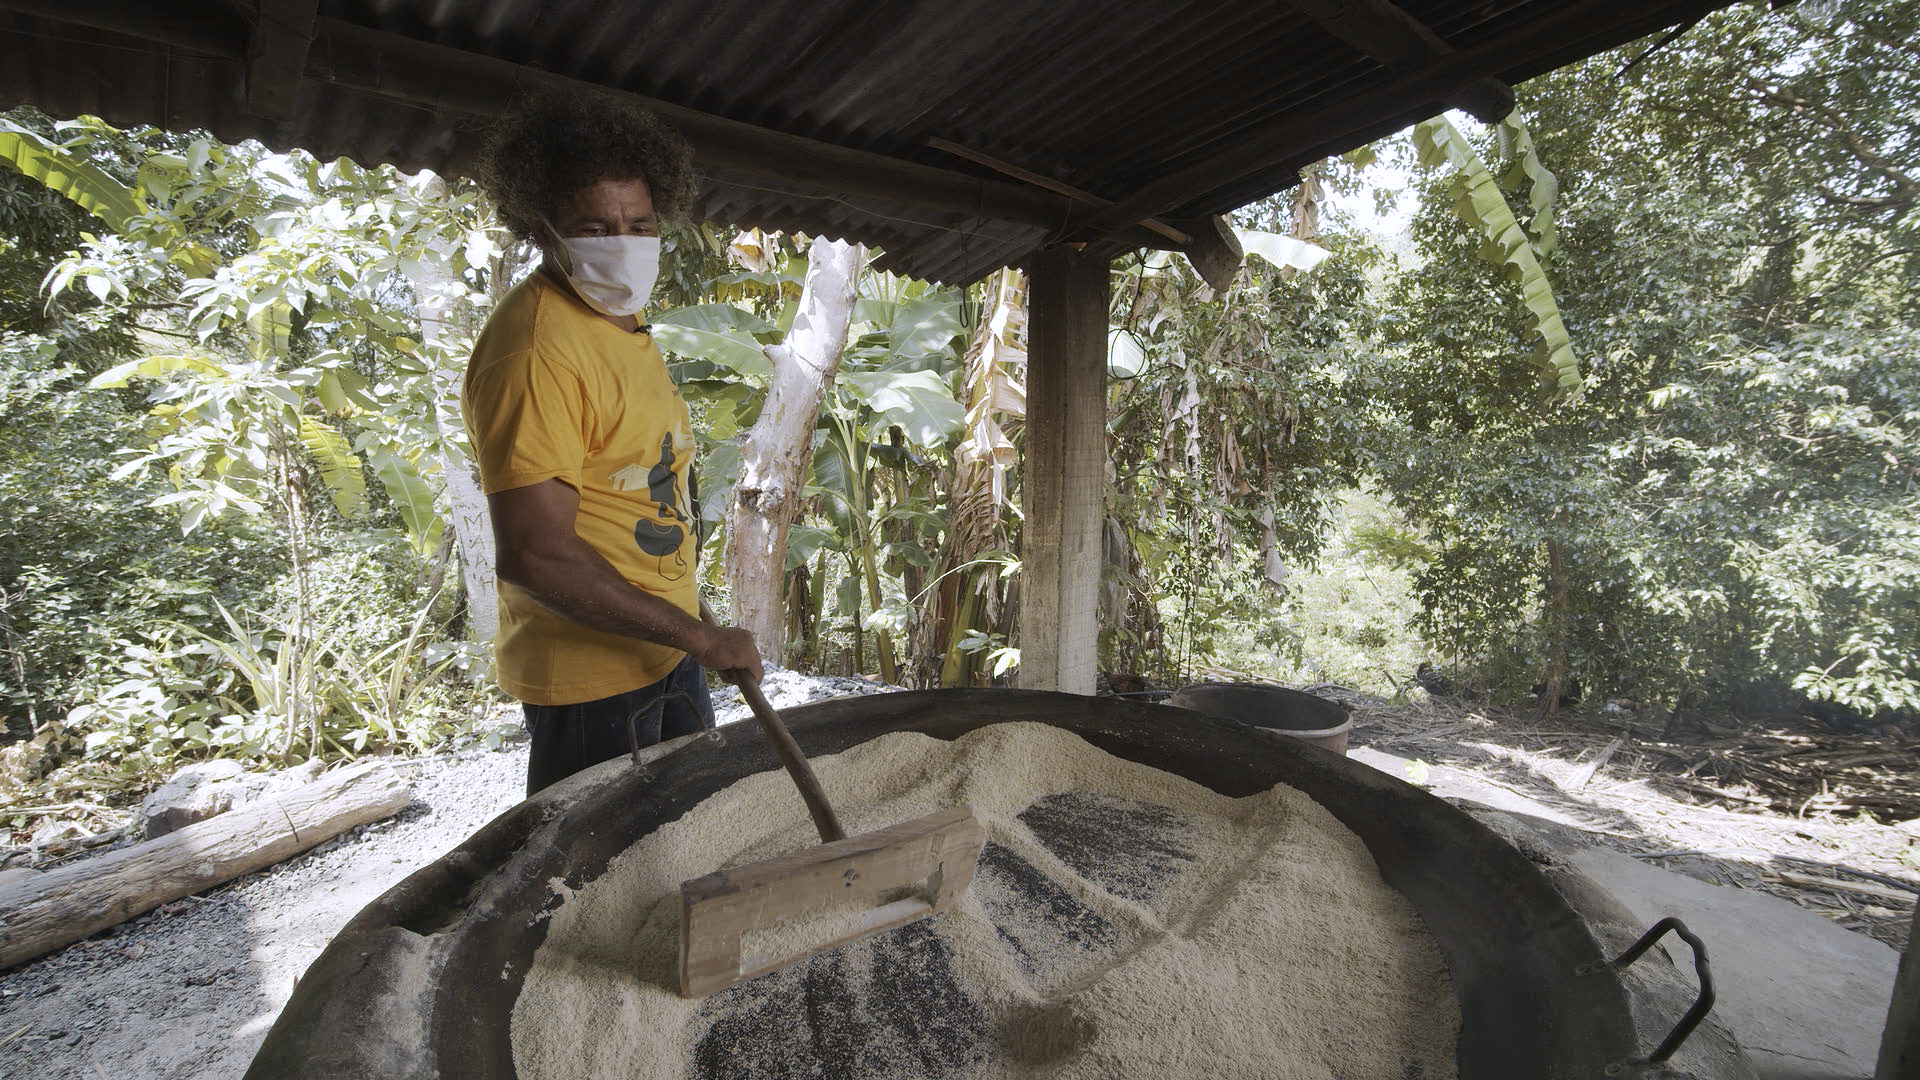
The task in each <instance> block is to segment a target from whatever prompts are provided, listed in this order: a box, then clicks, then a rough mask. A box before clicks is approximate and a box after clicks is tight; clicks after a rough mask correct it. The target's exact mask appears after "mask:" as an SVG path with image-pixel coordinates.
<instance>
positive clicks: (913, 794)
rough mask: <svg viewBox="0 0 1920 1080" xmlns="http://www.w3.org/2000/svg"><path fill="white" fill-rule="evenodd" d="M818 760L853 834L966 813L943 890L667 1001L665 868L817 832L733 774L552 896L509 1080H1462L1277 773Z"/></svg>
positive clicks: (1374, 890)
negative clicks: (961, 869)
mask: <svg viewBox="0 0 1920 1080" xmlns="http://www.w3.org/2000/svg"><path fill="white" fill-rule="evenodd" d="M814 768H815V770H816V771H817V772H818V774H819V776H820V779H821V782H822V784H823V785H824V786H825V787H826V790H827V792H828V795H829V796H830V797H831V798H832V799H833V801H834V805H835V808H836V809H837V810H838V811H839V813H840V816H841V820H842V822H843V824H845V826H846V828H847V831H848V832H849V833H850V834H851V833H858V832H864V831H867V830H871V829H877V828H880V827H883V826H885V825H889V824H892V823H895V822H899V821H904V820H907V819H909V818H913V817H918V816H920V815H922V814H927V813H931V812H933V811H935V810H938V809H941V808H944V807H948V806H955V805H959V804H968V805H971V806H972V807H973V808H974V811H975V813H976V814H977V815H978V816H979V817H980V819H981V820H982V822H983V823H985V825H986V826H987V837H988V842H987V847H986V850H985V852H984V853H983V854H982V856H981V860H980V864H979V868H978V870H977V872H976V875H975V877H974V881H973V885H972V887H971V888H970V889H969V890H968V891H967V894H966V895H965V896H964V897H963V898H962V899H961V900H960V901H959V903H958V905H957V906H956V907H955V908H954V909H953V910H951V911H949V912H947V913H946V914H943V915H941V916H939V917H937V918H934V919H931V920H922V921H921V922H918V923H914V924H911V925H908V926H904V927H901V928H898V929H895V930H892V931H889V932H887V933H884V934H880V935H876V936H874V937H871V938H868V939H865V940H863V941H859V942H855V943H852V944H849V945H845V946H842V947H840V948H838V949H835V950H833V951H831V952H828V953H825V954H822V955H820V956H817V957H814V958H813V959H811V960H809V961H807V962H806V963H804V964H800V965H797V966H795V967H791V968H788V969H786V970H784V971H780V972H776V973H774V974H771V975H767V976H763V977H761V978H759V979H755V980H751V981H749V982H747V983H743V984H741V985H740V986H736V987H733V988H730V989H728V990H725V991H722V992H721V993H718V994H714V995H712V996H710V997H707V998H704V999H701V1000H696V1001H688V1000H684V999H682V998H681V997H680V996H679V995H678V994H677V993H676V992H675V989H674V987H675V986H676V985H677V972H676V969H675V965H676V964H677V962H678V957H679V953H678V949H679V887H680V883H681V882H682V881H685V880H687V879H689V878H694V877H698V876H700V875H702V874H706V873H709V872H711V871H712V870H714V869H716V868H718V867H721V866H732V865H737V864H740V863H745V862H751V861H754V860H758V859H764V858H769V857H771V856H774V855H778V854H783V853H786V852H790V851H794V850H797V849H800V848H804V847H807V846H809V845H811V844H813V843H816V842H817V837H816V836H815V835H814V834H813V831H812V826H811V825H810V824H809V823H808V820H807V816H806V814H805V813H804V811H803V810H802V808H801V803H800V800H799V796H798V795H797V794H796V793H795V791H794V789H793V786H792V784H791V783H790V782H789V781H788V780H787V778H786V776H785V774H784V773H780V772H771V773H762V774H759V775H756V776H751V777H748V778H746V779H744V780H741V781H740V782H738V783H736V784H734V785H732V786H731V787H729V788H727V789H726V790H724V791H721V792H720V793H718V794H716V795H714V796H713V797H712V798H709V799H707V800H706V801H705V802H703V803H702V804H700V806H698V807H697V808H696V809H694V810H693V811H692V812H690V813H688V814H687V815H686V816H685V817H683V818H681V819H679V820H677V821H674V822H671V823H669V824H667V825H666V826H664V827H662V828H660V829H659V830H657V831H656V832H654V833H653V834H652V835H650V836H647V837H645V838H643V839H641V840H640V841H639V842H637V843H636V844H634V845H633V847H631V848H630V849H628V850H627V851H626V852H625V853H623V854H622V855H621V856H619V857H618V858H617V859H615V860H614V861H613V863H612V864H611V865H610V866H609V867H608V869H607V872H606V873H605V874H603V875H602V876H601V877H599V878H598V879H596V880H595V881H593V882H591V883H589V884H587V885H585V886H584V887H582V888H580V889H579V890H577V891H575V892H572V893H570V894H569V893H567V892H566V891H565V890H564V887H563V886H558V885H557V886H556V891H557V892H558V893H559V896H558V897H557V898H556V899H557V900H558V901H559V907H558V909H557V910H556V911H554V912H553V914H552V919H553V923H552V926H551V927H550V928H549V933H548V936H547V939H546V943H545V944H544V945H543V946H542V947H541V949H540V950H539V951H538V953H537V954H536V956H535V958H534V964H533V968H532V970H531V971H530V972H529V973H528V975H527V978H526V982H525V985H524V988H523V990H522V992H521V994H520V997H519V1000H518V1002H517V1004H516V1005H515V1007H514V1012H513V1048H514V1062H515V1065H516V1068H517V1070H518V1072H519V1074H520V1076H521V1077H523V1078H524V1080H587V1078H597V1077H608V1078H613V1077H618V1078H621V1080H628V1078H633V1080H641V1078H645V1080H668V1078H672V1080H679V1078H682V1077H693V1078H702V1080H719V1078H722V1077H738V1078H762V1077H765V1078H786V1077H822V1078H835V1080H838V1078H849V1080H856V1078H867V1080H894V1078H899V1080H906V1078H914V1080H923V1078H924V1080H948V1078H951V1080H962V1078H965V1080H999V1078H1010V1077H1023V1078H1047V1080H1055V1078H1058V1080H1068V1078H1086V1080H1095V1078H1098V1080H1111V1078H1117V1077H1132V1078H1143V1080H1144V1078H1160V1077H1174V1076H1200V1075H1204V1076H1205V1077H1207V1078H1208V1080H1236V1078H1243V1077H1244V1078H1248V1080H1252V1078H1259V1080H1290V1078H1303V1080H1304V1078H1313V1080H1333V1078H1339V1080H1374V1078H1379V1080H1409V1078H1420V1080H1444V1078H1451V1077H1453V1076H1454V1075H1455V1073H1454V1066H1453V1052H1454V1037H1455V1033H1456V1032H1457V1030H1458V1028H1459V1022H1460V1018H1459V1011H1458V1009H1457V1007H1456V1006H1455V1003H1454V1000H1453V995H1452V991H1451V989H1450V987H1449V985H1448V982H1447V978H1446V972H1445V969H1444V967H1443V965H1442V963H1441V960H1440V956H1439V953H1438V952H1437V950H1436V949H1435V948H1434V945H1433V943H1432V941H1431V940H1430V939H1429V938H1428V937H1427V934H1426V932H1425V930H1424V929H1423V928H1422V927H1421V925H1420V923H1419V921H1418V919H1417V918H1416V916H1415V914H1414V912H1413V909H1412V907H1411V906H1410V905H1409V904H1408V903H1407V902H1406V900H1405V899H1404V898H1403V897H1401V896H1400V894H1399V893H1397V892H1395V891H1394V890H1393V889H1392V888H1391V887H1389V886H1388V885H1387V884H1386V883H1385V882H1383V881H1381V879H1380V875H1379V872H1378V870H1377V869H1376V868H1375V866H1374V864H1373V860H1372V859H1371V857H1370V856H1369V855H1368V853H1367V850H1366V848H1365V846H1364V845H1363V844H1361V842H1360V841H1359V839H1358V838H1357V837H1355V836H1354V835H1353V834H1352V833H1351V832H1349V831H1348V830H1347V829H1346V828H1345V827H1343V826H1342V825H1341V824H1340V823H1339V822H1338V821H1336V820H1335V819H1334V818H1333V816H1332V815H1331V814H1329V813H1328V812H1327V811H1326V810H1324V809H1322V808H1321V807H1320V806H1319V804H1317V803H1315V802H1314V801H1313V800H1311V799H1309V798H1307V797H1306V796H1305V795H1303V794H1301V793H1300V792H1298V791H1295V790H1293V789H1292V788H1288V787H1276V788H1274V789H1273V790H1271V791H1267V792H1263V793H1261V794H1258V795H1253V796H1249V797H1247V798H1242V799H1230V798H1226V797H1224V796H1221V795H1217V794H1215V793H1214V792H1212V791H1209V790H1207V789H1206V788H1204V787H1202V786H1200V785H1198V784H1196V783H1193V782H1192V781H1189V780H1186V779H1184V778H1182V777H1178V776H1175V775H1173V774H1171V773H1167V772H1163V771H1161V770H1158V769H1153V768H1149V767H1147V766H1144V765H1138V764H1134V763H1132V762H1128V761H1124V760H1121V759H1119V758H1116V757H1113V756H1112V755H1109V754H1107V753H1105V752H1103V751H1101V750H1098V749H1096V748H1094V747H1093V746H1091V745H1089V744H1088V743H1086V742H1084V741H1082V740H1081V739H1080V738H1078V737H1077V736H1075V735H1073V734H1071V733H1069V732H1066V731H1062V730H1060V729H1058V728H1053V727H1049V726H1046V725H1041V724H993V725H989V726H987V727H984V728H980V729H978V730H976V731H974V732H972V733H970V734H968V735H966V736H964V737H962V738H960V739H957V740H955V741H953V742H944V741H941V740H938V739H933V738H929V737H927V736H923V735H918V734H911V733H897V734H892V735H886V736H883V737H881V738H878V739H875V740H873V741H871V742H868V743H864V744H862V745H860V746H857V747H854V748H853V749H851V750H848V751H847V752H845V753H843V754H838V755H834V756H831V757H824V758H820V759H818V760H816V761H815V762H814Z"/></svg>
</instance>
